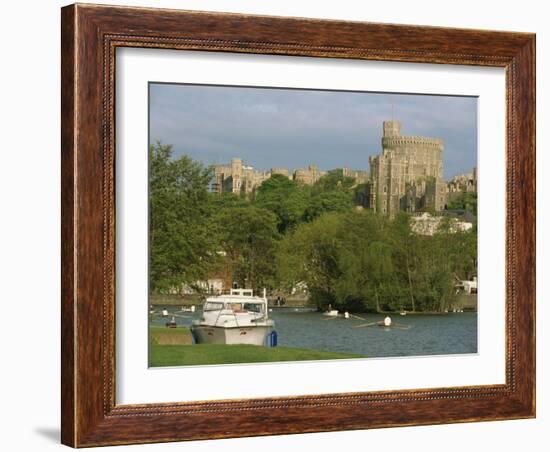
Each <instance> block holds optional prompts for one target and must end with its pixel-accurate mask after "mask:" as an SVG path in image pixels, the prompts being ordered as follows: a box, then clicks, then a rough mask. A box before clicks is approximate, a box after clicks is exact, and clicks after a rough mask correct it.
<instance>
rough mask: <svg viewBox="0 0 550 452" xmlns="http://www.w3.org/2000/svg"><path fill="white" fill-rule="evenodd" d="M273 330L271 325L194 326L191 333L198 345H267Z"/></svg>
mask: <svg viewBox="0 0 550 452" xmlns="http://www.w3.org/2000/svg"><path fill="white" fill-rule="evenodd" d="M272 329H273V328H272V327H271V326H269V325H266V326H250V327H246V326H245V327H231V328H227V327H219V326H208V325H193V326H192V327H191V333H192V334H193V337H194V339H195V343H197V344H227V345H232V344H248V345H265V343H266V337H267V335H268V334H269V333H270V332H271V330H272Z"/></svg>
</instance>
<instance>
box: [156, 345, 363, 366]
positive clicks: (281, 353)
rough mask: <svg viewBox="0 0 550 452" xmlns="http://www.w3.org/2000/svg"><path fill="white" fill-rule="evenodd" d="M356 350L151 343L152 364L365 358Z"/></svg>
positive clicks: (171, 364)
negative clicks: (331, 350) (356, 353)
mask: <svg viewBox="0 0 550 452" xmlns="http://www.w3.org/2000/svg"><path fill="white" fill-rule="evenodd" d="M364 357H365V356H363V355H355V354H352V353H339V352H324V351H319V350H308V349H301V348H289V347H273V348H269V347H260V346H257V345H217V344H195V345H159V344H155V343H154V342H153V343H151V345H150V350H149V365H150V366H151V367H162V366H185V365H204V364H237V363H265V362H278V361H307V360H323V359H350V358H364Z"/></svg>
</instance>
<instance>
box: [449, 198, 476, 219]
mask: <svg viewBox="0 0 550 452" xmlns="http://www.w3.org/2000/svg"><path fill="white" fill-rule="evenodd" d="M447 209H449V210H467V211H469V212H472V213H473V214H474V215H477V193H473V192H465V193H460V194H459V195H457V196H456V197H454V198H453V199H452V200H450V201H449V202H448V203H447Z"/></svg>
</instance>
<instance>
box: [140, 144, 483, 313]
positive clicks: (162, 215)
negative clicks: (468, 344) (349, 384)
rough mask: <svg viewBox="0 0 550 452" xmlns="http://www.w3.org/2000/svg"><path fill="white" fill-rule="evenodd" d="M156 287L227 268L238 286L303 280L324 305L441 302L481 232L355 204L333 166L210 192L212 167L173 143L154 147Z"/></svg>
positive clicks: (466, 271)
mask: <svg viewBox="0 0 550 452" xmlns="http://www.w3.org/2000/svg"><path fill="white" fill-rule="evenodd" d="M150 152H151V156H150V161H151V164H150V200H149V202H150V253H151V256H150V287H151V290H152V291H154V292H166V291H170V290H173V289H174V288H176V287H182V286H184V285H187V286H191V287H193V286H194V285H195V284H196V283H197V281H201V280H205V279H206V278H207V276H208V275H210V274H212V273H215V272H218V273H219V272H223V271H226V272H227V271H229V272H230V274H231V276H232V279H233V281H235V282H237V283H238V284H239V285H240V286H242V287H245V286H246V287H252V288H255V289H260V288H263V287H267V288H268V289H272V290H282V291H285V292H286V293H290V292H291V291H292V289H293V288H296V287H307V290H308V292H309V297H310V300H311V301H312V302H313V303H315V304H316V305H317V306H319V307H321V308H325V307H326V306H328V305H329V304H331V305H332V306H333V307H336V308H341V309H348V310H355V311H364V310H376V311H385V310H400V309H407V310H416V311H441V310H443V309H446V308H447V307H448V306H449V304H450V303H451V302H452V300H453V297H454V296H455V290H454V286H455V284H456V280H457V278H458V279H468V278H470V277H471V276H474V275H476V273H477V271H476V256H477V233H476V231H475V230H474V231H469V232H459V233H450V232H449V227H448V224H446V223H442V226H441V228H440V229H441V230H440V231H439V232H438V233H436V234H435V235H434V236H431V237H428V236H419V235H415V234H412V233H411V228H410V218H409V217H408V216H407V215H404V214H403V215H400V216H398V217H397V218H396V219H394V220H388V219H386V218H385V217H383V216H381V215H376V214H374V213H372V212H371V211H368V210H357V209H356V207H355V203H354V199H355V196H356V193H355V190H356V189H357V187H355V181H354V179H353V178H349V177H345V176H343V174H342V172H341V171H337V170H335V171H331V172H329V173H328V174H327V175H326V176H324V177H322V178H321V179H320V180H319V181H318V182H317V183H315V184H314V185H313V186H306V185H301V184H298V183H296V182H294V181H291V180H289V179H288V178H287V177H284V176H281V175H273V176H272V177H271V178H270V179H268V180H266V181H265V182H264V183H263V184H262V185H261V186H260V187H259V188H258V189H257V191H256V192H255V193H254V194H253V195H249V196H246V197H245V196H239V195H234V194H223V195H219V194H215V193H210V192H209V185H210V183H211V180H212V170H211V169H210V168H206V167H204V166H203V165H202V164H200V163H198V162H195V161H193V160H192V159H190V158H189V157H187V156H182V157H180V158H178V159H173V158H172V149H171V147H170V146H167V145H162V144H160V143H157V144H156V145H154V146H151V149H150Z"/></svg>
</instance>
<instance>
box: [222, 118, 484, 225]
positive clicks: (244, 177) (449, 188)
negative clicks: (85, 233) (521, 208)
mask: <svg viewBox="0 0 550 452" xmlns="http://www.w3.org/2000/svg"><path fill="white" fill-rule="evenodd" d="M381 144H382V153H381V154H379V155H375V156H371V157H369V164H370V172H368V171H363V170H351V169H348V168H340V169H339V171H341V172H342V175H344V176H347V177H353V178H355V182H356V186H359V185H362V187H361V190H358V191H357V203H358V204H360V205H362V206H363V207H365V208H370V209H372V210H374V211H375V212H379V213H381V214H383V215H385V216H388V217H390V218H393V217H395V215H396V214H397V213H398V212H400V211H404V212H409V213H414V212H427V211H428V212H440V211H442V210H444V209H445V206H446V203H447V199H448V198H452V197H453V196H456V195H457V194H459V193H463V192H470V191H472V192H475V191H477V172H476V169H475V168H474V170H473V172H472V173H470V174H465V175H459V176H455V177H454V178H453V179H452V180H451V181H450V182H449V183H446V182H445V180H444V179H443V147H444V146H443V140H441V139H439V138H429V137H419V136H404V135H401V123H400V122H399V121H393V120H392V121H384V123H383V136H382V140H381ZM273 174H281V175H283V176H285V177H288V178H289V179H291V180H295V181H296V182H299V183H302V184H306V185H313V184H315V182H317V181H318V180H319V179H320V178H321V177H322V176H324V175H325V174H327V172H326V171H321V170H320V169H319V168H318V167H317V166H316V165H309V167H308V168H307V169H296V170H294V171H293V172H292V171H290V170H288V169H287V168H272V169H271V170H269V171H257V170H255V169H254V168H253V167H252V166H248V165H245V164H244V163H243V161H242V159H240V158H233V159H231V163H229V164H225V165H215V166H214V182H213V183H212V191H214V192H217V193H245V194H250V193H253V192H254V191H255V190H256V188H257V187H259V186H260V185H261V184H262V182H263V181H265V180H266V179H269V178H270V177H271V176H272V175H273Z"/></svg>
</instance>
